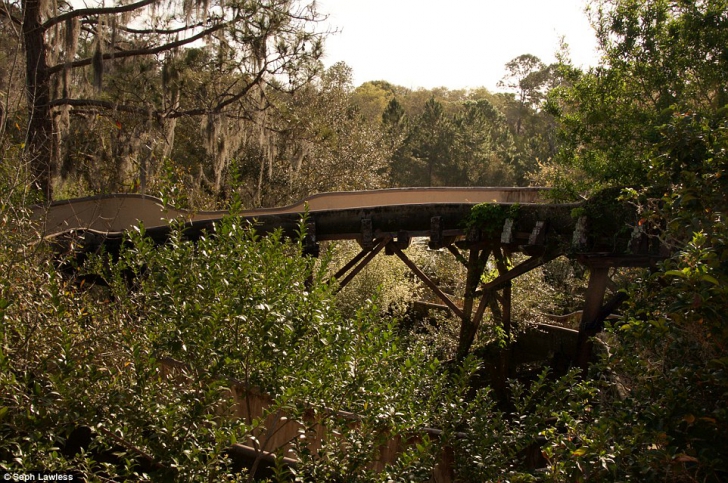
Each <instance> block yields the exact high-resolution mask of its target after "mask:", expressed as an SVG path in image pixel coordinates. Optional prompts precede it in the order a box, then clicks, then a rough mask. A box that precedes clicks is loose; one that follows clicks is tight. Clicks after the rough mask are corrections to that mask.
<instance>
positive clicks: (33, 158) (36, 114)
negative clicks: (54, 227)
mask: <svg viewBox="0 0 728 483" xmlns="http://www.w3.org/2000/svg"><path fill="white" fill-rule="evenodd" d="M41 3H42V0H23V42H24V43H25V63H26V67H25V68H26V96H27V99H28V115H29V120H28V132H27V137H26V142H25V151H26V154H27V155H28V159H29V160H30V164H31V173H32V176H33V178H32V180H31V184H32V186H33V187H34V188H36V189H37V190H38V191H40V192H41V193H42V195H43V196H44V197H45V200H46V201H51V200H52V199H53V188H52V184H51V182H52V179H53V174H54V171H55V169H54V168H55V167H54V161H53V158H52V153H53V148H52V144H53V120H52V118H51V108H50V75H49V74H48V64H47V60H46V45H45V36H44V34H45V30H44V29H43V26H42V23H41Z"/></svg>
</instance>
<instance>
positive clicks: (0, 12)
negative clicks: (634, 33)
mask: <svg viewBox="0 0 728 483" xmlns="http://www.w3.org/2000/svg"><path fill="white" fill-rule="evenodd" d="M0 15H2V16H3V17H5V18H7V19H8V20H10V21H11V22H13V23H14V24H15V25H18V26H21V25H23V21H22V20H20V19H19V18H18V17H16V16H15V15H13V14H12V13H10V9H9V8H8V4H7V3H4V4H3V8H0Z"/></svg>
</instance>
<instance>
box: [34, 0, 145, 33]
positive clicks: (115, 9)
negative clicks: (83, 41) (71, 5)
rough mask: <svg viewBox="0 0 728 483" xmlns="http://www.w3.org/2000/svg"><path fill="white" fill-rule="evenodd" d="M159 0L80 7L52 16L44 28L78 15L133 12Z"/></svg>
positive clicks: (44, 24)
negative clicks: (111, 5)
mask: <svg viewBox="0 0 728 483" xmlns="http://www.w3.org/2000/svg"><path fill="white" fill-rule="evenodd" d="M156 1H157V0H141V1H140V2H137V3H130V4H129V5H121V6H119V7H107V8H103V7H102V8H80V9H78V10H71V11H70V12H66V13H64V14H61V15H59V16H57V17H52V18H49V19H48V20H46V21H45V22H44V23H43V25H42V27H43V30H48V29H49V28H51V27H53V26H54V25H56V24H58V23H61V22H65V21H66V20H70V19H72V18H76V17H84V16H87V15H106V14H117V13H123V12H131V11H134V10H136V9H139V8H143V7H146V6H147V5H151V4H152V3H154V2H156Z"/></svg>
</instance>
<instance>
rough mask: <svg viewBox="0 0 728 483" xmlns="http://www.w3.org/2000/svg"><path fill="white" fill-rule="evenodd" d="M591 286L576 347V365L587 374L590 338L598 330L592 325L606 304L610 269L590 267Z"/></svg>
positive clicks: (588, 289) (590, 347) (585, 302)
mask: <svg viewBox="0 0 728 483" xmlns="http://www.w3.org/2000/svg"><path fill="white" fill-rule="evenodd" d="M590 270H591V274H590V275H589V286H588V287H587V290H586V300H585V301H584V311H583V312H582V315H581V323H580V324H579V338H578V342H577V346H576V363H577V364H578V365H579V367H581V369H582V370H583V371H584V372H585V373H586V370H587V368H588V366H589V358H590V357H591V352H592V345H593V344H592V341H591V340H590V338H591V337H592V336H594V335H595V334H596V329H594V328H591V327H592V326H593V325H594V324H593V323H592V322H593V321H594V320H596V318H597V317H599V313H600V311H601V308H602V304H603V303H604V293H605V292H606V290H607V282H608V281H609V267H594V266H592V267H590Z"/></svg>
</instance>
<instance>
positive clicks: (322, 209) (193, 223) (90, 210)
mask: <svg viewBox="0 0 728 483" xmlns="http://www.w3.org/2000/svg"><path fill="white" fill-rule="evenodd" d="M546 191H547V189H545V188H397V189H383V190H373V191H354V192H333V193H322V194H317V195H313V196H310V197H308V198H306V199H305V200H302V201H300V202H298V203H295V204H292V205H289V206H284V207H279V208H262V209H257V210H249V211H244V212H242V213H241V215H240V216H241V217H242V218H245V219H248V220H256V222H257V224H258V225H262V228H263V230H269V229H273V228H276V227H281V228H283V229H284V230H288V229H290V228H291V227H292V226H293V225H295V223H297V222H298V220H299V219H300V216H301V215H302V214H303V213H304V212H306V211H308V213H309V214H310V215H311V216H312V217H313V218H314V219H315V222H316V224H317V225H320V226H317V232H318V234H319V235H320V236H323V238H322V239H339V238H352V237H354V238H355V237H358V234H360V232H361V228H360V225H361V219H363V218H370V219H371V218H375V219H376V220H377V221H378V222H379V224H378V225H377V226H375V227H374V229H375V230H376V229H380V230H388V229H392V230H395V231H396V230H414V231H423V230H428V229H429V223H430V217H431V216H439V215H441V214H444V215H445V216H449V218H448V219H452V220H451V221H452V223H450V224H451V225H457V223H458V220H459V219H461V218H462V217H463V216H465V215H466V214H467V212H468V211H469V209H470V207H472V206H473V205H476V204H478V203H485V202H489V203H505V204H511V203H519V204H542V203H544V202H545V198H544V195H545V192H546ZM225 215H227V212H226V211H197V212H192V211H187V210H180V209H176V208H173V207H169V206H164V205H163V203H162V201H161V200H160V199H158V198H154V197H150V196H142V195H135V194H112V195H105V196H94V197H87V198H78V199H71V200H63V201H57V202H54V203H52V204H51V205H50V206H48V207H44V208H41V207H38V208H36V210H35V215H34V216H35V218H36V220H38V222H40V223H42V224H43V233H44V235H45V236H46V237H54V236H57V235H60V234H64V233H69V232H75V231H83V232H93V233H98V234H103V235H111V236H113V235H119V234H121V233H123V232H125V231H127V230H129V229H131V228H133V227H134V226H137V225H139V224H140V223H142V224H143V225H144V227H145V228H146V229H147V230H148V231H150V230H151V231H152V232H154V231H158V232H159V231H166V229H168V226H169V222H170V221H171V220H182V221H183V222H184V223H188V224H189V225H190V227H191V228H192V229H193V231H194V230H195V229H209V228H210V227H211V224H212V223H214V222H215V221H217V220H220V219H221V218H222V217H223V216H225ZM428 215H429V216H428ZM380 225H381V226H380Z"/></svg>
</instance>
